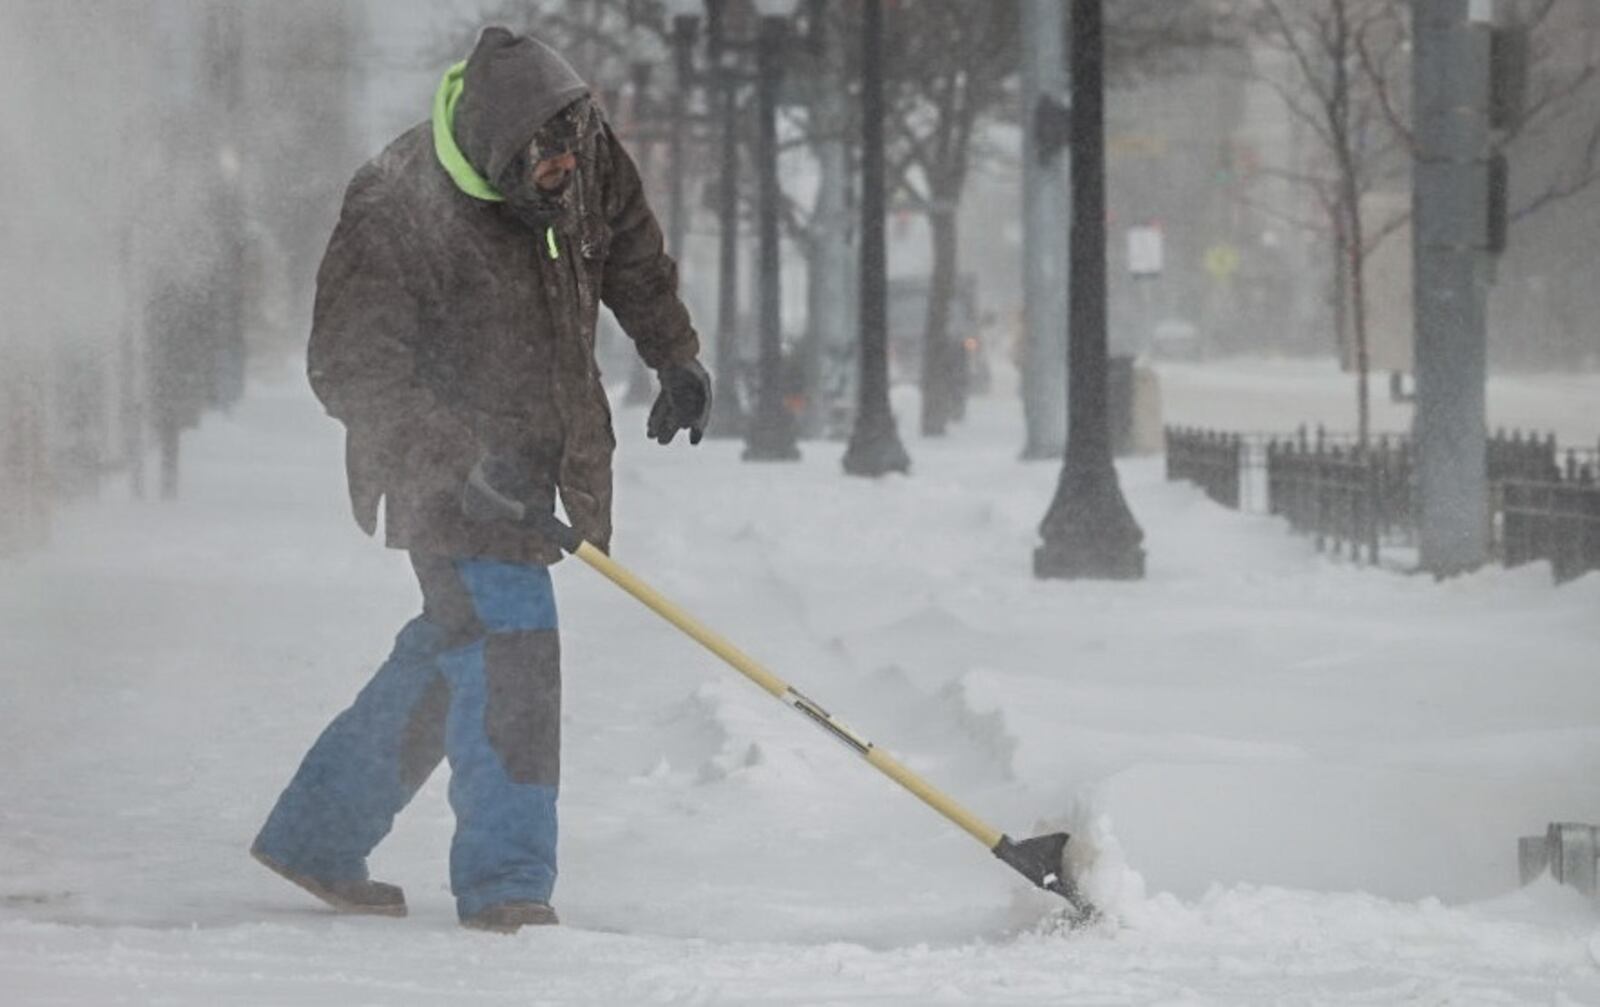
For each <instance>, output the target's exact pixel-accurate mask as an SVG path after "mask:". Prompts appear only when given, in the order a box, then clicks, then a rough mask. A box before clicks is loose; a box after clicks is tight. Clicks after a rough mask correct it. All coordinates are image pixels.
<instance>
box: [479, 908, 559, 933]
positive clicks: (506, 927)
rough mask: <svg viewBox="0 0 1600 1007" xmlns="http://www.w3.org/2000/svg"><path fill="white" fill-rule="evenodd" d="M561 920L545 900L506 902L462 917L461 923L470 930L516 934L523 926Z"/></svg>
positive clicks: (539, 925)
mask: <svg viewBox="0 0 1600 1007" xmlns="http://www.w3.org/2000/svg"><path fill="white" fill-rule="evenodd" d="M560 922H561V921H560V920H559V919H557V918H556V911H555V910H554V909H551V908H550V907H549V906H547V905H545V904H544V903H543V902H505V903H502V904H500V905H498V906H490V907H489V908H488V909H485V910H484V911H483V912H481V913H477V914H475V915H473V916H463V917H462V918H461V925H462V926H464V927H467V928H468V929H470V930H487V931H490V932H491V933H497V934H514V933H516V932H517V931H518V930H521V929H522V928H523V927H553V926H555V925H556V924H558V923H560Z"/></svg>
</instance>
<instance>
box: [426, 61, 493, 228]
mask: <svg viewBox="0 0 1600 1007" xmlns="http://www.w3.org/2000/svg"><path fill="white" fill-rule="evenodd" d="M466 70H467V63H466V61H465V60H462V61H461V62H460V63H457V64H456V65H455V66H453V67H451V68H450V69H448V70H446V71H445V72H444V79H443V80H441V81H440V82H439V90H438V91H436V92H434V95H433V152H434V154H435V155H436V156H437V157H438V158H439V163H440V164H441V165H443V166H444V170H445V171H447V172H449V173H450V178H451V180H452V181H454V182H455V183H456V188H458V189H460V190H461V191H462V192H464V193H466V194H467V195H469V196H471V197H472V198H473V199H481V200H483V201H485V202H488V203H503V202H505V197H504V196H502V195H500V193H499V191H498V190H496V189H495V187H494V186H492V185H490V184H489V182H488V180H487V179H485V178H484V177H483V176H482V175H480V174H478V169H476V168H474V167H473V166H472V164H471V162H469V161H468V160H467V156H466V155H465V154H463V153H461V148H460V147H459V146H457V145H456V137H455V133H454V132H453V131H452V129H451V127H453V126H454V125H455V121H456V102H457V101H459V100H460V99H461V77H462V75H463V74H465V73H466Z"/></svg>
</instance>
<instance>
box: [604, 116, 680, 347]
mask: <svg viewBox="0 0 1600 1007" xmlns="http://www.w3.org/2000/svg"><path fill="white" fill-rule="evenodd" d="M600 142H601V143H602V144H604V145H605V146H606V148H607V152H608V155H609V158H610V161H611V172H610V174H609V178H608V181H609V185H608V191H607V194H606V196H607V198H606V201H605V202H606V209H607V217H608V219H607V225H608V226H609V228H610V231H611V243H610V250H609V252H608V254H607V256H606V266H605V279H604V281H603V283H602V285H601V290H600V297H601V299H602V300H603V301H605V303H606V306H607V307H608V308H610V309H611V313H612V314H614V315H616V317H617V321H618V322H619V323H620V324H621V325H622V330H623V331H624V332H626V333H627V334H628V338H630V339H632V340H633V342H634V346H635V347H637V349H638V351H639V356H640V357H641V358H642V359H643V360H644V362H645V364H646V365H648V366H649V367H651V368H661V367H665V366H666V365H668V364H678V363H683V362H684V361H686V360H689V359H691V358H693V357H694V356H695V355H696V354H697V353H699V352H700V340H699V337H698V336H696V335H695V331H694V326H693V325H692V324H691V323H690V321H689V311H688V309H687V308H685V307H684V306H683V301H681V300H680V299H679V298H678V265H677V263H675V262H673V261H672V257H671V256H670V255H668V254H667V252H666V248H665V242H664V241H663V239H662V236H661V226H660V225H659V224H658V223H656V218H655V214H654V213H652V212H651V211H650V204H649V203H648V202H647V201H646V199H645V194H644V184H643V183H642V182H641V181H640V180H639V170H638V168H636V167H635V166H634V163H633V158H631V157H629V156H628V152H627V151H626V150H624V149H623V147H622V144H621V142H619V141H618V140H617V138H616V135H615V134H613V133H612V132H611V129H610V127H607V128H606V129H605V131H604V132H603V133H602V135H601V139H600Z"/></svg>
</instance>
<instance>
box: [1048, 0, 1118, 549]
mask: <svg viewBox="0 0 1600 1007" xmlns="http://www.w3.org/2000/svg"><path fill="white" fill-rule="evenodd" d="M1102 5H1103V0H1072V70H1071V73H1072V124H1071V135H1072V236H1071V242H1070V244H1071V264H1072V268H1071V276H1070V279H1069V281H1068V282H1069V285H1070V292H1069V300H1070V305H1071V306H1070V309H1069V311H1070V315H1069V329H1068V347H1069V349H1068V355H1069V357H1070V360H1069V370H1068V376H1067V380H1068V382H1069V389H1068V394H1067V408H1068V423H1067V453H1066V459H1065V460H1064V462H1063V464H1062V466H1061V479H1060V482H1059V484H1058V485H1057V487H1056V494H1055V498H1054V499H1053V500H1052V501H1051V503H1050V509H1049V511H1048V512H1046V514H1045V516H1044V520H1043V522H1042V523H1041V524H1040V526H1039V532H1040V535H1041V536H1042V537H1043V539H1044V544H1043V545H1041V546H1040V547H1039V548H1038V549H1036V550H1035V551H1034V554H1033V572H1034V576H1036V577H1041V578H1067V579H1100V580H1138V579H1140V578H1142V577H1143V576H1144V549H1143V548H1142V547H1141V545H1140V543H1141V542H1142V541H1143V539H1144V532H1143V531H1141V530H1140V528H1139V525H1138V523H1137V522H1136V521H1135V520H1134V518H1133V514H1132V512H1131V511H1129V510H1128V503H1127V501H1126V500H1125V499H1124V498H1123V496H1122V487H1121V486H1120V485H1118V483H1117V470H1116V467H1115V466H1114V465H1113V464H1112V460H1111V431H1110V423H1109V416H1108V415H1107V413H1108V409H1107V398H1108V396H1107V373H1106V372H1107V350H1106V186H1105V171H1106V150H1105V36H1104V30H1105V23H1104V17H1105V15H1104V8H1103V6H1102Z"/></svg>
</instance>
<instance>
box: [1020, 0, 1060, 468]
mask: <svg viewBox="0 0 1600 1007" xmlns="http://www.w3.org/2000/svg"><path fill="white" fill-rule="evenodd" d="M1064 10H1065V8H1064V7H1063V6H1062V4H1061V2H1060V0H1023V2H1022V107H1023V110H1024V112H1023V115H1024V119H1023V134H1022V192H1023V196H1022V258H1023V269H1024V272H1023V308H1022V314H1023V325H1024V330H1025V331H1024V342H1023V358H1022V415H1023V419H1024V421H1025V424H1026V427H1027V440H1026V442H1025V443H1024V444H1023V447H1022V457H1023V459H1024V460H1025V461H1031V460H1036V459H1041V458H1060V457H1061V455H1062V452H1063V451H1064V450H1065V448H1066V445H1067V375H1066V372H1065V371H1064V370H1062V369H1061V368H1060V367H1059V366H1058V364H1059V363H1060V361H1061V360H1062V359H1063V358H1064V357H1065V356H1066V353H1067V344H1066V339H1067V277H1066V269H1067V255H1068V249H1067V234H1068V226H1069V223H1068V211H1067V163H1066V158H1065V157H1064V156H1063V154H1064V151H1065V148H1066V143H1067V128H1068V122H1069V119H1068V116H1069V115H1070V114H1071V113H1070V112H1069V111H1068V106H1067V100H1066V98H1067V62H1066V59H1065V53H1064V52H1063V51H1062V50H1063V44H1064V42H1065V38H1066V32H1065V31H1064V28H1065V26H1064V24H1063V23H1062V14H1063V11H1064Z"/></svg>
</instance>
